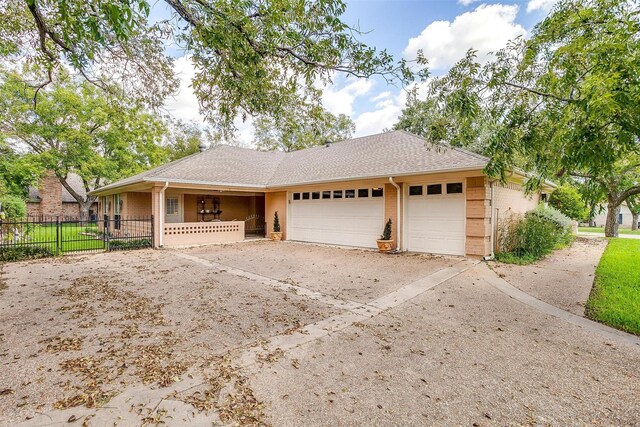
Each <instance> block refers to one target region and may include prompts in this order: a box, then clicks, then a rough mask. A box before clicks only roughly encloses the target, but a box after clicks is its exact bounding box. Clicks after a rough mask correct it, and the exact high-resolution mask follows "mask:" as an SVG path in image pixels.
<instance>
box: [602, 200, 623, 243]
mask: <svg viewBox="0 0 640 427" xmlns="http://www.w3.org/2000/svg"><path fill="white" fill-rule="evenodd" d="M619 214H620V205H617V206H615V205H614V204H613V203H609V204H608V205H607V222H606V224H605V227H604V235H605V236H606V237H618V215H619Z"/></svg>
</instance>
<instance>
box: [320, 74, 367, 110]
mask: <svg viewBox="0 0 640 427" xmlns="http://www.w3.org/2000/svg"><path fill="white" fill-rule="evenodd" d="M372 87H373V81H372V80H367V79H358V80H356V81H354V82H352V83H349V84H348V85H346V86H344V87H343V88H341V89H336V87H335V86H329V87H327V88H325V89H324V91H323V93H322V104H323V105H324V108H326V109H327V110H329V112H330V113H332V114H335V115H338V114H346V115H347V116H350V115H351V114H352V113H353V103H354V101H355V100H356V98H357V97H359V96H363V95H366V94H367V93H369V91H370V90H371V88H372Z"/></svg>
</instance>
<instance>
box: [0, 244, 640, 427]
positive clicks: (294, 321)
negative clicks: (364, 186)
mask: <svg viewBox="0 0 640 427" xmlns="http://www.w3.org/2000/svg"><path fill="white" fill-rule="evenodd" d="M501 276H502V277H501ZM514 277H515V276H514ZM505 279H509V280H511V281H512V282H513V281H514V280H513V279H512V278H510V277H507V276H505V275H502V274H500V273H496V272H494V271H492V270H491V269H489V268H488V267H487V265H486V264H484V263H479V262H475V261H470V260H464V259H461V258H453V257H451V258H450V257H428V256H423V255H410V254H407V255H395V256H386V255H380V254H377V253H375V252H370V251H364V250H357V249H341V248H332V247H323V246H314V245H304V244H295V243H288V242H281V243H274V242H251V243H243V244H237V245H225V246H210V247H202V248H194V249H186V250H180V251H140V252H128V253H111V254H98V255H92V256H84V257H73V258H63V259H59V260H55V261H51V260H48V261H37V262H28V263H16V264H7V265H5V266H4V267H3V268H2V273H1V275H0V283H4V284H5V288H4V289H3V290H0V303H1V304H0V324H1V325H2V331H1V335H0V363H2V365H3V368H4V373H3V376H2V378H1V379H0V414H2V415H0V423H1V424H3V425H14V424H16V423H17V422H20V421H22V422H24V423H25V425H56V424H59V425H62V424H64V425H68V424H67V421H69V420H71V421H72V422H76V421H75V420H78V421H77V422H78V423H82V422H84V421H86V422H87V424H89V425H106V424H109V425H113V424H116V425H135V424H138V425H139V424H143V423H145V424H154V423H156V424H157V423H160V422H163V423H166V424H169V425H185V424H190V425H211V424H214V425H217V424H226V425H264V424H270V425H277V426H289V425H362V424H366V425H373V424H375V425H452V424H455V425H480V426H482V425H569V424H570V425H592V424H595V425H637V424H638V422H639V421H640V404H639V403H638V399H637V396H638V395H640V381H638V379H639V378H638V369H637V368H638V366H640V345H639V342H640V341H638V339H637V338H635V337H631V336H629V335H626V334H623V333H621V332H617V331H613V330H610V329H608V328H606V327H603V326H601V325H595V324H593V323H592V322H589V321H587V320H585V319H583V318H581V317H579V316H577V315H576V314H571V313H569V312H568V311H563V310H561V309H559V308H557V307H555V306H553V305H551V304H546V303H544V302H543V301H540V300H538V299H536V298H533V297H531V295H530V294H529V293H526V292H524V291H523V289H524V288H520V289H518V286H513V285H514V283H510V282H509V281H507V280H505ZM563 280H564V279H563V278H562V276H559V277H558V280H557V286H558V287H562V286H565V285H566V284H565V283H563ZM515 285H518V283H515ZM0 288H2V286H1V285H0ZM87 406H88V407H87ZM95 406H97V407H99V408H96V407H95Z"/></svg>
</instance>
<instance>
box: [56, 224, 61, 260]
mask: <svg viewBox="0 0 640 427" xmlns="http://www.w3.org/2000/svg"><path fill="white" fill-rule="evenodd" d="M61 231H62V230H60V217H59V216H56V255H60V236H61Z"/></svg>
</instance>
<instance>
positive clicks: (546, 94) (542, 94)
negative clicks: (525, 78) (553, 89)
mask: <svg viewBox="0 0 640 427" xmlns="http://www.w3.org/2000/svg"><path fill="white" fill-rule="evenodd" d="M504 84H505V85H507V86H510V87H513V88H516V89H520V90H524V91H525V92H529V93H533V94H535V95H539V96H544V97H545V98H553V99H555V100H556V101H562V102H568V103H571V102H576V100H575V99H572V98H563V97H561V96H558V95H555V94H553V93H548V92H543V91H541V90H537V89H532V88H530V87H527V86H523V85H520V84H517V83H511V82H504Z"/></svg>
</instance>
